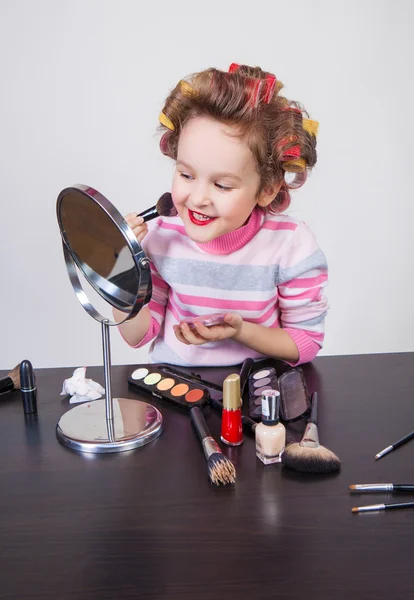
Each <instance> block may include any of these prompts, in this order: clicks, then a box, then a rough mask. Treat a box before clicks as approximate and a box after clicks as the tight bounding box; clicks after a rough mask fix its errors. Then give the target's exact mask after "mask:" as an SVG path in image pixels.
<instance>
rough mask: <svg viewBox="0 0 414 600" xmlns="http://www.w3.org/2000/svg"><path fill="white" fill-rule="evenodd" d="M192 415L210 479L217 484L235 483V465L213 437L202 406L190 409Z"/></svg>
mask: <svg viewBox="0 0 414 600" xmlns="http://www.w3.org/2000/svg"><path fill="white" fill-rule="evenodd" d="M190 415H191V421H192V422H193V424H194V427H195V428H196V431H197V433H198V437H199V438H200V441H201V445H202V446H203V451H204V456H205V457H206V460H207V468H208V476H209V477H210V481H211V482H212V483H214V484H215V485H220V484H221V485H226V484H227V483H234V482H235V481H236V469H235V466H234V464H233V463H232V462H231V460H229V459H228V458H227V456H224V454H223V453H222V451H221V450H220V446H219V445H218V444H217V442H216V440H215V439H214V438H213V437H212V435H211V433H210V430H209V428H208V426H207V423H206V421H205V419H204V416H203V413H202V412H201V410H200V408H199V407H198V406H194V407H193V408H192V409H191V410H190Z"/></svg>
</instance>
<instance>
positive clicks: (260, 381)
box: [253, 377, 272, 388]
mask: <svg viewBox="0 0 414 600" xmlns="http://www.w3.org/2000/svg"><path fill="white" fill-rule="evenodd" d="M271 381H272V380H271V379H270V377H265V379H258V380H257V381H255V382H254V384H253V387H255V388H257V387H263V386H264V385H267V384H268V383H270V382H271Z"/></svg>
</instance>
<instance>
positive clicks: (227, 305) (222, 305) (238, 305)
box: [175, 294, 277, 311]
mask: <svg viewBox="0 0 414 600" xmlns="http://www.w3.org/2000/svg"><path fill="white" fill-rule="evenodd" d="M175 295H176V296H177V298H178V299H179V300H180V302H182V303H183V304H190V305H192V306H205V307H208V308H218V309H222V310H235V311H237V310H252V311H255V310H263V309H265V308H267V307H268V306H269V304H270V303H272V302H276V299H277V295H276V296H274V297H273V298H269V300H263V301H262V302H259V301H257V302H254V301H252V300H224V299H222V298H201V297H199V296H188V295H187V294H175Z"/></svg>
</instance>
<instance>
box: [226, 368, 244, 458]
mask: <svg viewBox="0 0 414 600" xmlns="http://www.w3.org/2000/svg"><path fill="white" fill-rule="evenodd" d="M221 441H222V442H224V443H225V444H227V445H229V446H239V445H240V444H241V443H242V442H243V427H242V412H241V397H240V377H239V375H237V374H236V373H233V374H232V375H229V376H228V377H226V379H225V380H224V382H223V411H222V413H221Z"/></svg>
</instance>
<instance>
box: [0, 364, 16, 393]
mask: <svg viewBox="0 0 414 600" xmlns="http://www.w3.org/2000/svg"><path fill="white" fill-rule="evenodd" d="M11 390H20V363H19V364H18V365H16V366H15V367H14V369H13V370H12V371H10V373H9V374H8V375H6V377H2V378H1V379H0V394H2V393H3V392H10V391H11Z"/></svg>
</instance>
